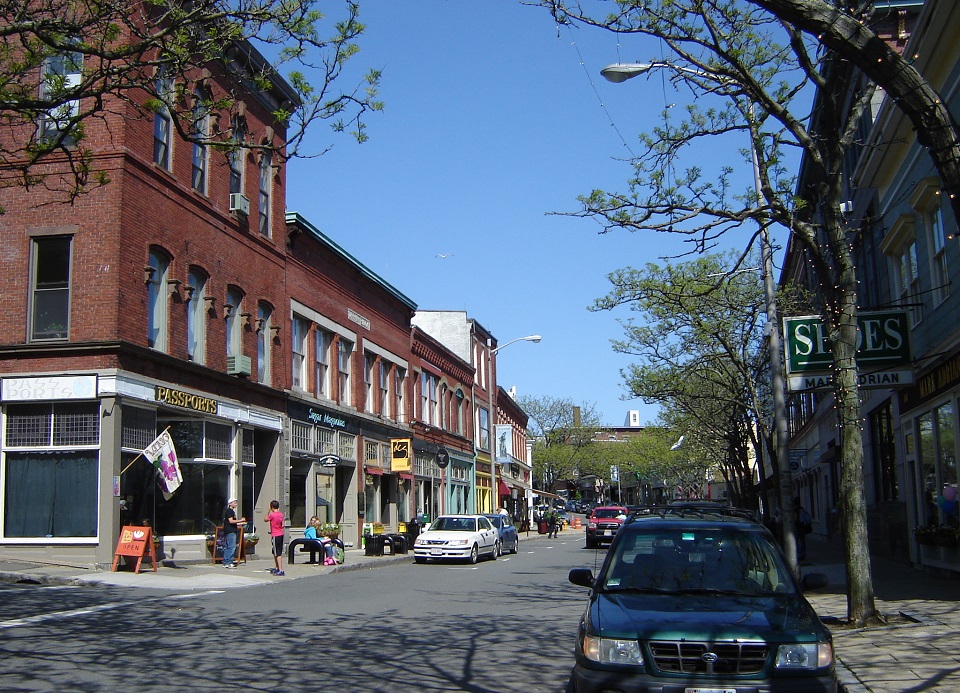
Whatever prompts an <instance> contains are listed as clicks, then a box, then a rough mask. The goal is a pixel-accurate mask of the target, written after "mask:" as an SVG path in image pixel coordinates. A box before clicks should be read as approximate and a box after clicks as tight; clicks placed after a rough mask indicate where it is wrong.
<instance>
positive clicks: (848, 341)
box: [825, 213, 877, 626]
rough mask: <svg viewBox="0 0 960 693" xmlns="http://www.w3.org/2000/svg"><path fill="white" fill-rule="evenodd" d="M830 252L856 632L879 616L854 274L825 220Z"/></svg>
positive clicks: (844, 513)
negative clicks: (834, 275)
mask: <svg viewBox="0 0 960 693" xmlns="http://www.w3.org/2000/svg"><path fill="white" fill-rule="evenodd" d="M825 216H826V218H825V222H826V226H827V228H828V229H829V231H830V236H831V248H832V250H833V254H834V257H835V258H836V259H837V262H836V265H837V267H836V272H837V279H838V281H837V290H836V292H835V294H834V300H835V303H834V305H833V310H828V318H829V319H830V321H831V323H832V324H831V326H830V328H831V329H830V332H831V334H830V344H831V348H832V349H833V358H834V366H835V374H834V393H835V396H836V399H837V417H838V424H839V435H840V489H839V491H840V512H841V517H842V525H841V527H842V537H843V544H844V549H845V553H846V558H847V564H846V565H847V618H848V619H850V621H851V622H853V623H855V624H856V625H857V626H863V625H864V624H866V623H867V622H868V621H875V620H876V616H877V609H876V603H875V601H874V593H873V573H872V570H871V566H870V544H869V537H868V534H867V503H866V497H865V495H864V489H863V432H862V431H861V426H860V422H861V417H862V413H861V408H860V387H859V383H858V380H857V375H858V373H857V361H856V358H857V331H858V330H857V292H856V271H855V268H854V265H853V261H852V258H851V257H850V252H849V246H848V245H847V243H846V239H845V236H844V233H843V228H842V226H841V225H840V220H839V219H836V218H832V215H831V214H829V213H828V214H827V215H825Z"/></svg>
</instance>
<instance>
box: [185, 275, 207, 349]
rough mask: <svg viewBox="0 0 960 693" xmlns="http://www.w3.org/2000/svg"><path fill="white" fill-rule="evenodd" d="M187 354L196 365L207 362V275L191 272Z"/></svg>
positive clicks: (188, 286) (188, 285)
mask: <svg viewBox="0 0 960 693" xmlns="http://www.w3.org/2000/svg"><path fill="white" fill-rule="evenodd" d="M187 293H188V294H189V301H188V302H187V354H188V355H189V357H190V360H191V361H194V362H195V363H200V364H203V363H206V360H207V301H206V297H207V275H206V274H204V273H203V272H202V271H201V270H199V269H192V270H190V276H189V277H188V278H187Z"/></svg>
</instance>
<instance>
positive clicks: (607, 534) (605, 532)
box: [603, 529, 736, 693]
mask: <svg viewBox="0 0 960 693" xmlns="http://www.w3.org/2000/svg"><path fill="white" fill-rule="evenodd" d="M603 536H605V537H612V536H613V530H611V529H607V530H604V532H603ZM734 693H736V691H734Z"/></svg>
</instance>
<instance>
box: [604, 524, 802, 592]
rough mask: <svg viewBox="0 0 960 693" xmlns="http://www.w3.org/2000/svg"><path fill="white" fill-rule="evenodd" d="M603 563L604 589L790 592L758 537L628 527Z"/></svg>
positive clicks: (782, 568)
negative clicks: (605, 564) (605, 568)
mask: <svg viewBox="0 0 960 693" xmlns="http://www.w3.org/2000/svg"><path fill="white" fill-rule="evenodd" d="M627 529H629V530H630V531H628V533H627V534H625V535H624V536H623V537H621V541H620V542H619V543H618V544H617V546H616V551H615V553H614V555H612V556H610V557H609V558H608V562H607V570H606V573H605V575H604V577H603V582H602V585H603V589H604V590H605V591H615V590H640V591H646V590H650V591H661V590H665V591H671V592H677V591H681V592H683V591H686V592H699V591H722V592H737V593H743V594H752V595H757V594H771V593H774V592H776V593H792V592H794V589H795V588H794V586H793V582H792V581H791V580H790V579H789V577H788V573H787V568H786V565H785V564H784V563H783V561H782V560H781V559H780V558H779V555H778V554H777V551H776V549H775V548H774V547H773V546H772V545H771V544H770V543H769V541H768V540H767V539H766V537H765V536H764V535H763V534H762V533H760V532H744V531H742V530H740V531H734V530H731V529H729V528H725V527H716V526H711V527H705V528H703V529H700V528H697V529H683V528H671V527H663V526H660V527H654V526H649V527H643V526H640V525H632V526H630V527H629V528H627Z"/></svg>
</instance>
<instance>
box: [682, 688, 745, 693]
mask: <svg viewBox="0 0 960 693" xmlns="http://www.w3.org/2000/svg"><path fill="white" fill-rule="evenodd" d="M683 693H737V689H736V688H684V689H683Z"/></svg>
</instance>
